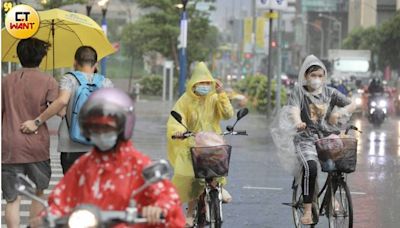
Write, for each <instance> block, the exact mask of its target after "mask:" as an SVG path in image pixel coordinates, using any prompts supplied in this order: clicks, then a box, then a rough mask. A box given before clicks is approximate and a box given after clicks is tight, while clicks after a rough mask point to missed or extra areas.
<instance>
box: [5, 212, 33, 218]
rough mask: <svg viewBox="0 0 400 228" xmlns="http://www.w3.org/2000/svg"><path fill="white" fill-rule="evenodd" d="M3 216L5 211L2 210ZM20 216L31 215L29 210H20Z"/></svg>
mask: <svg viewBox="0 0 400 228" xmlns="http://www.w3.org/2000/svg"><path fill="white" fill-rule="evenodd" d="M1 216H4V211H1ZM19 216H20V217H29V211H20V212H19Z"/></svg>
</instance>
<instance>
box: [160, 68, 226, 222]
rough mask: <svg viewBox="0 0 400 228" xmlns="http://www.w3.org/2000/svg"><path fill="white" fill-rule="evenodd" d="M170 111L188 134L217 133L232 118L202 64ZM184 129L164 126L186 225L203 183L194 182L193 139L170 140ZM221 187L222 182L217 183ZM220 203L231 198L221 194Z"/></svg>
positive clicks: (215, 82) (219, 86)
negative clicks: (222, 122) (176, 114)
mask: <svg viewBox="0 0 400 228" xmlns="http://www.w3.org/2000/svg"><path fill="white" fill-rule="evenodd" d="M173 110H174V111H176V112H178V113H179V114H180V115H181V116H182V122H183V124H184V125H185V126H187V127H188V129H189V130H190V131H192V132H202V131H208V132H216V133H221V128H220V121H221V120H222V119H229V118H231V117H232V116H233V108H232V105H231V103H230V101H229V98H228V96H227V95H226V93H225V92H224V89H223V86H222V83H221V82H219V81H218V80H215V79H214V78H213V77H212V75H211V73H210V71H209V70H208V68H207V66H206V64H205V63H204V62H199V63H197V64H196V65H195V67H194V69H193V73H192V77H191V79H190V80H189V81H188V83H187V86H186V92H185V93H184V94H183V95H182V96H181V97H180V98H179V100H178V101H177V102H176V104H175V106H174V107H173ZM184 132H186V129H185V128H184V127H183V126H182V125H181V124H179V123H178V122H177V121H176V120H175V119H174V118H173V117H172V116H171V117H170V118H169V119H168V122H167V139H168V159H169V161H170V162H171V164H172V166H173V167H174V176H173V178H172V182H173V183H174V184H175V186H176V188H177V190H178V193H179V196H180V199H181V200H182V201H183V202H188V209H187V224H188V226H190V225H191V224H192V222H193V218H192V212H193V209H194V205H195V202H196V199H197V198H198V197H199V196H200V194H201V193H202V191H203V190H204V180H203V181H200V180H197V179H195V177H194V172H193V166H192V160H191V157H190V152H189V150H190V147H192V146H194V143H193V139H190V138H188V139H184V140H173V139H172V138H171V137H172V136H173V135H175V136H181V135H182V134H183V133H184ZM219 180H220V181H221V183H223V184H225V183H226V180H225V178H220V179H219ZM223 198H224V199H223V200H224V201H230V200H231V196H230V195H229V193H227V191H226V190H223Z"/></svg>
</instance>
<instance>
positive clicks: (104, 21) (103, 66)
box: [97, 0, 108, 76]
mask: <svg viewBox="0 0 400 228" xmlns="http://www.w3.org/2000/svg"><path fill="white" fill-rule="evenodd" d="M97 4H98V5H99V6H100V8H101V13H102V15H103V17H102V20H101V28H102V29H103V32H104V34H105V35H106V36H107V19H106V14H107V6H108V0H100V1H99V2H98V3H97ZM100 67H101V74H102V75H104V76H105V75H106V72H107V71H106V67H107V57H104V58H102V59H101V61H100Z"/></svg>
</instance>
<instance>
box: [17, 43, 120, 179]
mask: <svg viewBox="0 0 400 228" xmlns="http://www.w3.org/2000/svg"><path fill="white" fill-rule="evenodd" d="M74 68H75V71H73V72H68V73H67V74H66V75H64V77H63V78H62V79H61V80H60V95H59V96H58V98H57V99H56V100H55V101H54V102H53V103H52V104H51V105H50V106H49V108H48V109H46V111H44V112H43V113H41V114H40V115H38V116H37V117H36V118H35V119H34V120H29V121H26V122H24V123H23V124H22V126H21V128H22V129H23V130H24V131H27V132H34V131H36V130H37V129H38V127H39V126H40V125H41V124H42V123H44V122H45V121H47V120H48V119H49V118H51V117H52V116H54V115H56V114H57V113H58V114H59V115H61V116H63V119H62V121H61V123H60V127H59V129H58V147H57V150H58V151H59V152H60V160H61V166H62V169H63V173H64V174H65V173H66V172H67V171H68V169H69V168H70V167H71V165H72V164H73V163H74V162H75V160H77V159H78V158H79V157H80V156H82V155H83V154H85V153H86V152H88V151H89V150H90V148H91V143H90V142H88V141H87V140H86V139H85V138H84V137H83V136H82V135H81V134H80V129H79V124H78V118H79V116H78V113H79V109H80V107H81V106H82V105H83V103H84V102H85V100H86V99H87V97H88V96H89V95H90V93H91V92H93V91H95V90H97V89H99V88H107V87H113V84H112V82H111V80H109V79H108V78H105V77H104V76H102V75H99V74H97V73H94V72H95V71H96V69H97V53H96V50H95V49H93V48H92V47H90V46H81V47H79V48H78V49H77V50H76V52H75V62H74Z"/></svg>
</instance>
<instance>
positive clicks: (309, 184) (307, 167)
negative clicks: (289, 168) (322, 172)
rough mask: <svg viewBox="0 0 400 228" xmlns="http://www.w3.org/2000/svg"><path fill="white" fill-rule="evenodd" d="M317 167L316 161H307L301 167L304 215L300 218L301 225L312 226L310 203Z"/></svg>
mask: <svg viewBox="0 0 400 228" xmlns="http://www.w3.org/2000/svg"><path fill="white" fill-rule="evenodd" d="M317 174H318V165H317V162H316V161H313V160H309V161H307V164H304V167H303V181H302V189H303V203H304V214H303V217H302V218H301V222H302V223H303V224H312V223H313V219H312V201H313V196H314V192H315V182H316V180H317Z"/></svg>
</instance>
